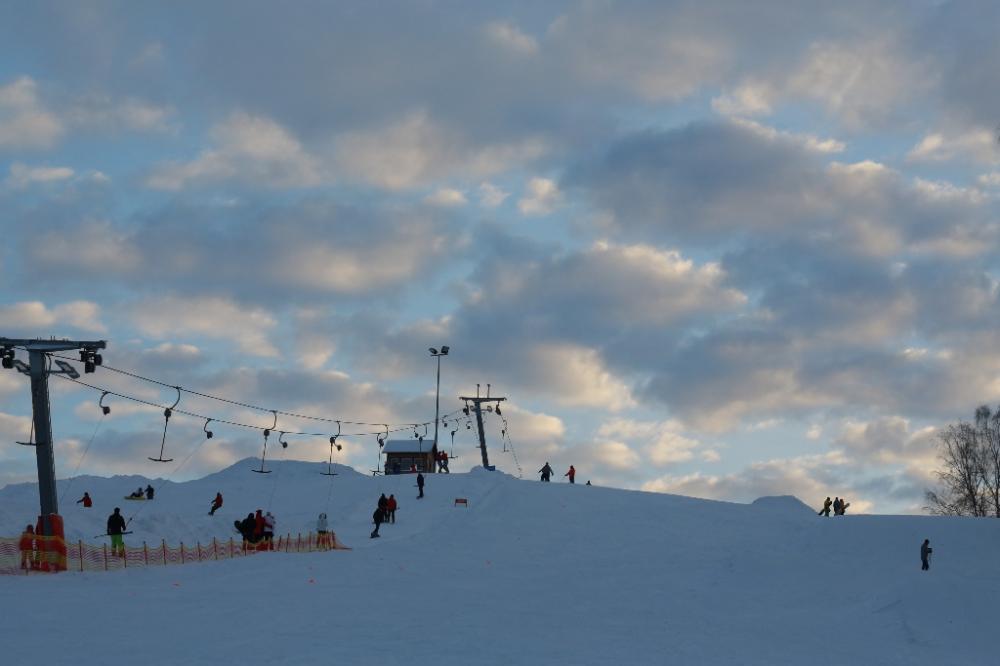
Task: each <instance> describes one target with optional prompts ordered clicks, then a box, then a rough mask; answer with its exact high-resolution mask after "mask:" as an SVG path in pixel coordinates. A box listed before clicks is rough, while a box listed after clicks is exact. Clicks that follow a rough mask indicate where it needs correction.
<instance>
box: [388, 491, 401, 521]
mask: <svg viewBox="0 0 1000 666" xmlns="http://www.w3.org/2000/svg"><path fill="white" fill-rule="evenodd" d="M397 506H399V505H398V504H397V503H396V496H395V495H389V501H388V502H386V505H385V511H386V513H385V522H387V523H392V524H393V525H395V524H396V507H397Z"/></svg>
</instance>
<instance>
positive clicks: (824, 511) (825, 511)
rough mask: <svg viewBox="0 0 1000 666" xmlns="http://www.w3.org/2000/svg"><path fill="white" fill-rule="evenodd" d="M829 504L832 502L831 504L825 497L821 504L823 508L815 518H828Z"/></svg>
mask: <svg viewBox="0 0 1000 666" xmlns="http://www.w3.org/2000/svg"><path fill="white" fill-rule="evenodd" d="M831 504H833V502H831V501H830V498H829V497H827V498H826V500H825V501H824V502H823V508H822V509H820V512H819V513H817V514H816V515H817V516H826V517H827V518H829V517H830V505H831Z"/></svg>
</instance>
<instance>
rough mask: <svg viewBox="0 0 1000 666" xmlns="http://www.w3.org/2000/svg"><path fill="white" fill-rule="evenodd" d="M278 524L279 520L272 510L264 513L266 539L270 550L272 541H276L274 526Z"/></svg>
mask: <svg viewBox="0 0 1000 666" xmlns="http://www.w3.org/2000/svg"><path fill="white" fill-rule="evenodd" d="M276 524H277V521H276V520H275V519H274V516H273V515H272V514H271V512H270V511H268V512H267V513H266V514H264V541H265V542H266V543H267V549H268V550H271V542H272V541H274V526H275V525H276Z"/></svg>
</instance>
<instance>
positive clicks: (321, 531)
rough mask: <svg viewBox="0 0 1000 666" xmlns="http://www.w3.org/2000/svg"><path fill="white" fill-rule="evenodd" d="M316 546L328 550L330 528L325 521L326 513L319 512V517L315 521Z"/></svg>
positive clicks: (329, 546)
mask: <svg viewBox="0 0 1000 666" xmlns="http://www.w3.org/2000/svg"><path fill="white" fill-rule="evenodd" d="M316 548H318V549H319V550H329V549H330V548H331V545H330V530H329V527H328V526H327V522H326V514H325V513H321V514H319V519H318V520H317V521H316Z"/></svg>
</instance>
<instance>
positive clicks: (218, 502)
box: [208, 493, 222, 516]
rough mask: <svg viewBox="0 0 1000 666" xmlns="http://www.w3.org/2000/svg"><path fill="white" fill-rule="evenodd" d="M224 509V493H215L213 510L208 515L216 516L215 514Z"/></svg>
mask: <svg viewBox="0 0 1000 666" xmlns="http://www.w3.org/2000/svg"><path fill="white" fill-rule="evenodd" d="M221 508H222V493H215V499H214V500H212V510H211V511H209V512H208V515H210V516H214V515H215V512H216V511H218V510H219V509H221Z"/></svg>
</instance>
